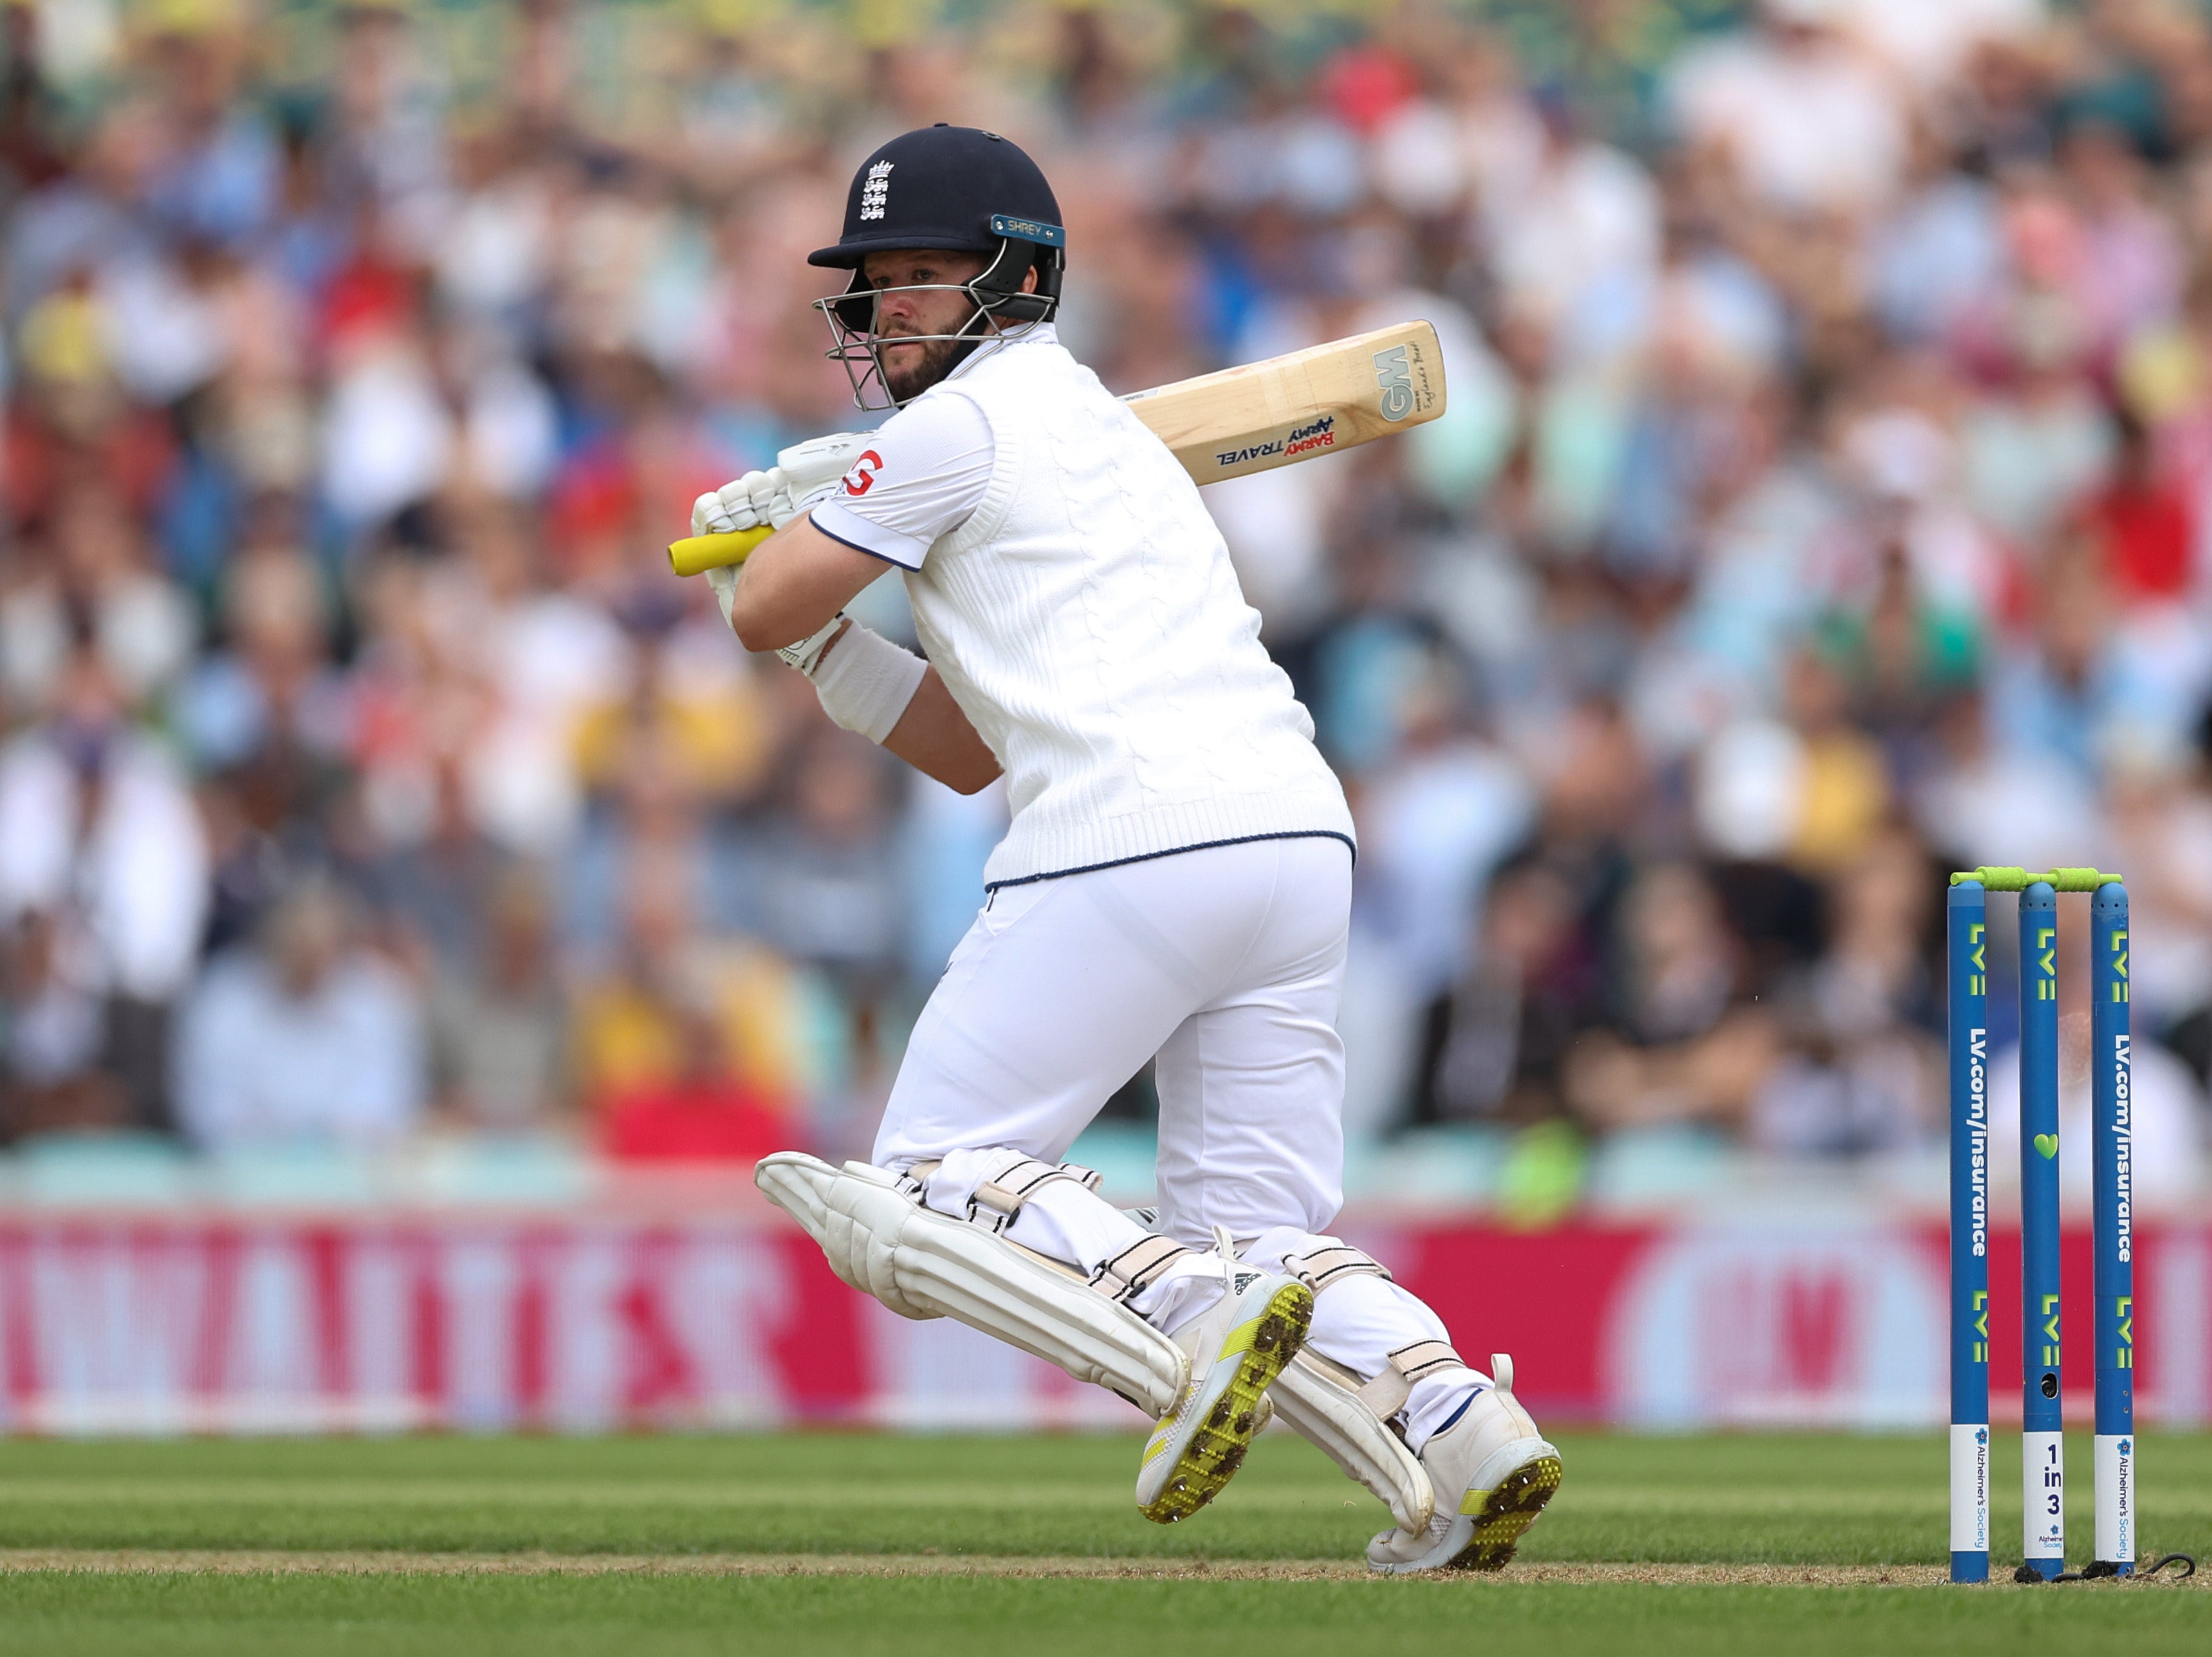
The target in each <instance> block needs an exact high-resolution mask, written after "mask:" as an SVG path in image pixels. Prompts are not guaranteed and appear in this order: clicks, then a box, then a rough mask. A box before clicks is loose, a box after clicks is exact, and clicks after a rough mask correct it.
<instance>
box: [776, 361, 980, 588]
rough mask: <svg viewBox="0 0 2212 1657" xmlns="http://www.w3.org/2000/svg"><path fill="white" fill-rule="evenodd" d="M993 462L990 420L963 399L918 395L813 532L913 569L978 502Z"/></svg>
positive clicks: (823, 509) (818, 510) (881, 433)
mask: <svg viewBox="0 0 2212 1657" xmlns="http://www.w3.org/2000/svg"><path fill="white" fill-rule="evenodd" d="M994 458H995V452H994V444H993V442H992V440H991V427H990V423H989V422H987V421H986V420H985V419H984V418H983V412H982V410H980V409H978V408H977V407H976V406H975V404H974V403H972V402H970V401H969V399H968V398H964V397H945V396H939V397H925V398H921V400H919V401H917V402H915V403H913V404H909V405H908V407H906V408H903V409H902V410H899V411H898V412H897V413H896V414H895V415H893V416H891V417H890V419H889V420H887V421H885V422H884V423H883V425H882V426H881V427H880V428H878V430H877V432H876V434H875V440H874V441H873V442H872V443H870V444H869V446H867V447H866V449H864V450H863V451H861V453H860V458H858V459H857V460H855V461H854V463H853V469H852V470H850V471H848V472H847V473H846V474H845V476H844V480H843V481H842V483H839V484H838V485H837V489H836V494H834V495H831V496H830V497H829V499H828V500H827V501H823V502H822V504H821V505H819V506H817V507H815V508H814V511H813V513H812V517H813V522H814V527H815V528H816V529H818V530H820V531H822V532H823V534H824V535H826V536H829V537H830V538H831V539H832V540H836V541H842V542H843V543H845V544H846V545H848V546H850V547H857V548H859V549H860V550H861V551H862V552H866V553H871V554H872V555H875V556H876V557H878V558H881V559H883V560H884V561H886V562H889V563H893V564H896V565H897V566H898V567H899V568H901V569H908V570H915V569H920V568H921V566H922V561H923V560H924V559H925V558H926V557H927V555H928V553H929V547H930V543H932V542H933V541H934V540H936V539H937V537H939V536H940V535H944V534H945V533H947V532H948V531H952V530H957V529H958V528H959V527H960V526H961V525H963V524H964V523H966V522H967V521H968V519H969V517H971V516H972V515H973V514H974V513H975V508H976V507H978V506H979V505H981V502H982V499H983V492H984V490H985V489H987V488H989V487H990V483H991V464H992V462H993V460H994Z"/></svg>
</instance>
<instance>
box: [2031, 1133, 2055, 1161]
mask: <svg viewBox="0 0 2212 1657" xmlns="http://www.w3.org/2000/svg"><path fill="white" fill-rule="evenodd" d="M2035 1148H2036V1149H2037V1150H2039V1151H2041V1152H2042V1153H2043V1160H2044V1161H2045V1162H2049V1161H2050V1160H2051V1158H2052V1157H2053V1156H2057V1154H2058V1136H2057V1134H2055V1133H2039V1134H2037V1135H2036V1136H2035Z"/></svg>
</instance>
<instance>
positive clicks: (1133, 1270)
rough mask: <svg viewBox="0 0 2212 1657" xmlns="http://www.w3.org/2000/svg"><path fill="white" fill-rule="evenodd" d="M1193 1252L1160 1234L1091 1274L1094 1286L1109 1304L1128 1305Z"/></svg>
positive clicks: (1128, 1250)
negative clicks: (1114, 1302) (1119, 1303)
mask: <svg viewBox="0 0 2212 1657" xmlns="http://www.w3.org/2000/svg"><path fill="white" fill-rule="evenodd" d="M1190 1252H1191V1251H1190V1250H1189V1249H1188V1248H1185V1247H1183V1246H1182V1244H1181V1243H1179V1242H1176V1241H1174V1240H1173V1239H1172V1238H1169V1237H1163V1236H1160V1235H1158V1234H1157V1233H1156V1234H1154V1235H1152V1236H1148V1237H1145V1238H1142V1239H1140V1240H1139V1241H1136V1242H1133V1243H1131V1244H1130V1245H1129V1246H1128V1247H1127V1248H1125V1249H1123V1250H1122V1251H1121V1253H1118V1254H1116V1255H1115V1256H1114V1258H1113V1259H1110V1260H1108V1261H1107V1262H1106V1263H1105V1264H1104V1265H1103V1266H1100V1267H1099V1268H1098V1270H1097V1271H1096V1272H1093V1273H1091V1287H1092V1288H1093V1289H1096V1290H1097V1291H1098V1292H1099V1293H1100V1294H1102V1295H1103V1296H1106V1297H1107V1298H1108V1299H1109V1300H1115V1301H1119V1302H1121V1303H1122V1304H1124V1305H1127V1303H1128V1302H1129V1301H1130V1299H1131V1298H1132V1297H1133V1296H1136V1295H1138V1294H1140V1293H1141V1292H1143V1291H1144V1290H1146V1289H1149V1288H1151V1287H1152V1284H1155V1283H1157V1282H1158V1281H1159V1276H1160V1273H1161V1272H1164V1271H1166V1270H1167V1269H1168V1267H1170V1266H1173V1265H1174V1264H1175V1263H1176V1261H1177V1260H1179V1259H1182V1257H1183V1256H1184V1255H1186V1254H1188V1253H1190Z"/></svg>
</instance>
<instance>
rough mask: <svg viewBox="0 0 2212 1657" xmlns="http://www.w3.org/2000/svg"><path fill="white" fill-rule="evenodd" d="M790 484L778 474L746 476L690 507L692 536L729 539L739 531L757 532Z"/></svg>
mask: <svg viewBox="0 0 2212 1657" xmlns="http://www.w3.org/2000/svg"><path fill="white" fill-rule="evenodd" d="M788 488H789V480H788V479H787V478H786V476H784V474H783V473H782V472H781V471H779V470H769V471H751V472H747V473H746V474H745V475H744V476H743V477H738V478H732V480H731V481H730V482H729V483H725V484H723V485H722V487H721V488H720V489H713V490H710V491H708V493H707V494H705V495H701V496H700V497H699V498H698V499H697V500H696V501H693V502H692V503H691V533H692V534H694V535H731V534H734V533H735V532H736V531H738V530H754V529H759V528H760V527H761V526H762V525H765V524H769V522H770V519H769V503H770V502H772V501H774V500H775V497H776V495H777V494H778V493H779V492H780V491H785V490H787V489H788Z"/></svg>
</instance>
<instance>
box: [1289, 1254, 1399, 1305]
mask: <svg viewBox="0 0 2212 1657" xmlns="http://www.w3.org/2000/svg"><path fill="white" fill-rule="evenodd" d="M1283 1266H1284V1269H1285V1271H1287V1272H1290V1274H1291V1276H1292V1277H1294V1278H1297V1279H1298V1280H1299V1281H1301V1282H1302V1283H1304V1284H1305V1286H1306V1287H1307V1288H1309V1289H1310V1290H1313V1291H1314V1293H1315V1294H1316V1295H1318V1294H1319V1293H1321V1291H1322V1290H1324V1289H1326V1288H1328V1286H1329V1285H1330V1284H1334V1283H1341V1282H1343V1281H1344V1279H1345V1278H1359V1277H1373V1278H1382V1279H1383V1282H1385V1283H1388V1282H1389V1281H1390V1273H1389V1268H1387V1267H1386V1266H1384V1265H1383V1262H1382V1261H1380V1260H1378V1259H1376V1258H1375V1257H1374V1256H1373V1255H1372V1254H1370V1253H1368V1252H1367V1251H1366V1250H1365V1249H1364V1248H1354V1247H1352V1246H1351V1245H1350V1244H1349V1243H1340V1242H1332V1243H1330V1244H1329V1246H1328V1247H1326V1248H1316V1249H1315V1250H1314V1251H1313V1252H1312V1253H1309V1254H1285V1255H1284V1256H1283Z"/></svg>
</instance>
